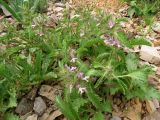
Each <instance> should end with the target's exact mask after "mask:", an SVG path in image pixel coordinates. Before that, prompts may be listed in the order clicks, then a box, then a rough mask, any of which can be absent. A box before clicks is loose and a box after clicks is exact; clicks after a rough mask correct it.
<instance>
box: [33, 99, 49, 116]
mask: <svg viewBox="0 0 160 120" xmlns="http://www.w3.org/2000/svg"><path fill="white" fill-rule="evenodd" d="M46 108H47V106H46V103H45V102H44V100H43V99H42V98H41V97H37V98H35V102H34V107H33V110H34V111H35V113H36V114H38V115H39V116H40V115H42V114H43V113H44V111H45V110H46Z"/></svg>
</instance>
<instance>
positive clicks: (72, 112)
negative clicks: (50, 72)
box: [56, 97, 80, 120]
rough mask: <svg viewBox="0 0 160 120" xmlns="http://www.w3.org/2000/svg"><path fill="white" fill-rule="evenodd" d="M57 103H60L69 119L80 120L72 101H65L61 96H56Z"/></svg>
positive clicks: (62, 110) (59, 105)
mask: <svg viewBox="0 0 160 120" xmlns="http://www.w3.org/2000/svg"><path fill="white" fill-rule="evenodd" d="M56 104H57V105H58V107H59V109H60V110H61V112H62V113H63V114H64V115H65V116H66V117H67V118H68V119H69V120H80V119H79V116H78V114H77V112H76V111H75V110H74V109H73V107H72V105H71V103H69V102H65V101H63V100H62V99H61V98H60V97H57V98H56Z"/></svg>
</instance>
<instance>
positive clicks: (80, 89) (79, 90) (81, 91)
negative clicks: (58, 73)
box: [78, 87, 86, 95]
mask: <svg viewBox="0 0 160 120" xmlns="http://www.w3.org/2000/svg"><path fill="white" fill-rule="evenodd" d="M78 92H79V93H80V94H81V95H82V94H83V93H85V92H86V88H85V87H80V88H79V89H78Z"/></svg>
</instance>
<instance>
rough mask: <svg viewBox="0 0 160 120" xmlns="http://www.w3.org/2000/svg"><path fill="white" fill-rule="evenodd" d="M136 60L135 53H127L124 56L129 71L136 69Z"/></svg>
mask: <svg viewBox="0 0 160 120" xmlns="http://www.w3.org/2000/svg"><path fill="white" fill-rule="evenodd" d="M137 65H138V60H137V58H136V56H135V54H128V55H127V57H126V67H127V70H128V71H129V72H131V71H134V70H136V69H137V67H138V66H137Z"/></svg>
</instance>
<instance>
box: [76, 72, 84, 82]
mask: <svg viewBox="0 0 160 120" xmlns="http://www.w3.org/2000/svg"><path fill="white" fill-rule="evenodd" d="M77 78H78V79H80V80H82V79H83V78H84V73H82V72H80V73H78V75H77Z"/></svg>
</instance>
